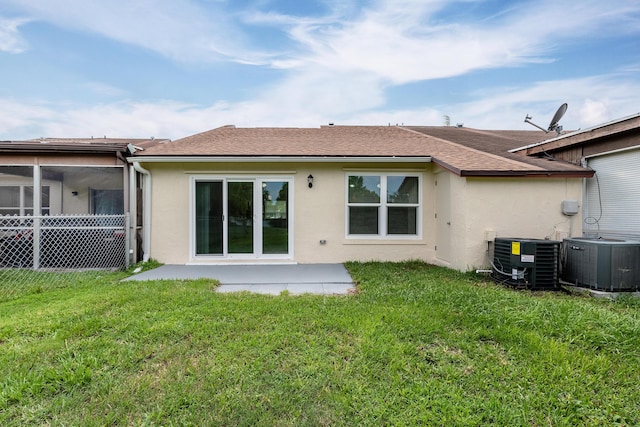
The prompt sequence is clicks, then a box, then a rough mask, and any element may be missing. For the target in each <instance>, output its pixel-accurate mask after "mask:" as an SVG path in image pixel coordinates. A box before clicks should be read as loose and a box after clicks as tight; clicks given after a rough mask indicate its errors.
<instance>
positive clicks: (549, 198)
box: [451, 177, 582, 271]
mask: <svg viewBox="0 0 640 427" xmlns="http://www.w3.org/2000/svg"><path fill="white" fill-rule="evenodd" d="M451 196H452V206H455V208H453V209H452V210H453V211H454V212H456V213H455V215H454V218H453V219H452V240H453V241H454V242H455V245H454V246H455V250H454V251H453V253H452V259H451V267H453V268H455V269H458V270H463V271H464V270H472V269H475V268H487V267H489V265H490V264H489V262H488V260H487V249H488V248H490V249H491V251H492V249H493V248H492V245H488V244H487V242H488V241H492V240H493V239H494V238H495V237H521V238H535V239H551V240H562V239H563V238H565V237H569V236H580V235H582V223H581V213H580V212H579V213H578V214H577V215H574V216H566V215H564V214H563V213H562V210H561V204H562V201H563V200H577V201H578V203H579V205H580V206H581V205H582V179H579V178H460V177H454V179H453V180H452V188H451Z"/></svg>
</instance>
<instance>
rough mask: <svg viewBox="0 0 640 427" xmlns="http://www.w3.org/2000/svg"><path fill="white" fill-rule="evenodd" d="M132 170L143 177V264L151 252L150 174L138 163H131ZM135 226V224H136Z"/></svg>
mask: <svg viewBox="0 0 640 427" xmlns="http://www.w3.org/2000/svg"><path fill="white" fill-rule="evenodd" d="M131 163H132V165H133V168H134V169H135V170H136V171H137V172H140V173H141V174H142V175H144V203H143V204H142V210H143V218H144V225H143V228H142V251H143V252H144V255H143V257H142V261H143V262H148V261H149V254H150V251H151V172H149V171H148V170H146V169H145V168H143V167H142V166H140V163H138V162H131ZM136 225H137V224H136Z"/></svg>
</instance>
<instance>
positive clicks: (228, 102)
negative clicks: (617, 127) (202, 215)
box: [0, 0, 640, 140]
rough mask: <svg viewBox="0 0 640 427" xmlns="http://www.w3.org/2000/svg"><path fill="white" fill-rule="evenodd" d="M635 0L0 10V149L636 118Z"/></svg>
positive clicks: (88, 3)
mask: <svg viewBox="0 0 640 427" xmlns="http://www.w3.org/2000/svg"><path fill="white" fill-rule="evenodd" d="M639 101H640V1H637V0H615V1H603V0H580V1H575V0H537V1H529V0H520V1H518V0H504V1H503V0H459V1H445V0H368V1H367V0H127V1H114V0H46V1H43V0H0V140H20V139H31V138H41V137H60V138H62V137H91V136H93V137H103V136H106V137H113V138H149V137H155V138H170V139H178V138H182V137H185V136H189V135H192V134H195V133H199V132H204V131H207V130H209V129H213V128H216V127H219V126H224V125H236V126H238V127H260V126H268V127H319V126H321V125H326V124H328V123H334V124H336V125H403V124H404V125H425V126H443V125H445V124H446V123H447V122H448V123H449V124H450V125H457V124H464V126H466V127H472V128H478V129H525V130H526V129H528V130H535V128H534V127H532V126H531V125H529V124H527V123H525V122H524V119H525V117H526V115H530V116H531V117H532V119H531V121H532V122H534V123H536V124H538V125H540V126H542V127H544V128H546V127H547V126H548V125H549V122H550V120H551V118H552V116H553V115H554V113H555V112H556V110H557V109H558V107H559V106H560V105H561V104H562V103H565V102H566V103H567V104H568V109H567V112H566V114H565V116H564V117H563V119H562V120H561V121H560V124H561V125H562V126H563V127H564V129H565V130H570V129H584V128H588V127H591V126H595V125H598V124H602V123H605V122H608V121H611V120H615V119H619V118H622V117H626V116H629V115H634V114H637V113H639V112H640V102H639Z"/></svg>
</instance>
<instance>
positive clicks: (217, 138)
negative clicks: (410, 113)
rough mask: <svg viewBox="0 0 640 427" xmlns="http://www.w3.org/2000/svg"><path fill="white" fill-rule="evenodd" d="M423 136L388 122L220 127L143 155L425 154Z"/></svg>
mask: <svg viewBox="0 0 640 427" xmlns="http://www.w3.org/2000/svg"><path fill="white" fill-rule="evenodd" d="M423 142H424V138H423V137H422V136H420V135H417V134H411V133H409V132H406V131H405V130H403V129H401V128H398V127H391V126H322V127H320V128H236V127H235V126H224V127H221V128H217V129H213V130H210V131H207V132H203V133H199V134H196V135H192V136H188V137H186V138H182V139H177V140H175V141H172V142H169V143H166V144H161V145H158V146H156V147H154V148H152V149H149V150H147V151H145V152H143V153H139V154H140V155H142V156H145V155H153V156H311V157H318V156H337V157H344V156H358V157H359V156H365V157H366V156H384V157H389V156H426V155H427V154H426V153H425V151H424V147H423Z"/></svg>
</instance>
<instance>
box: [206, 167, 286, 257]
mask: <svg viewBox="0 0 640 427" xmlns="http://www.w3.org/2000/svg"><path fill="white" fill-rule="evenodd" d="M194 183H195V184H194V189H195V191H194V196H195V200H194V212H195V218H194V219H195V222H194V241H195V245H194V246H195V255H196V257H198V256H220V257H230V258H243V257H246V258H261V257H264V258H269V257H273V258H282V257H287V256H288V255H289V254H290V250H291V237H292V236H291V232H290V227H291V223H290V210H291V204H290V187H291V185H290V183H291V180H290V179H277V178H273V179H270V178H243V179H227V178H220V179H194Z"/></svg>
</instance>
